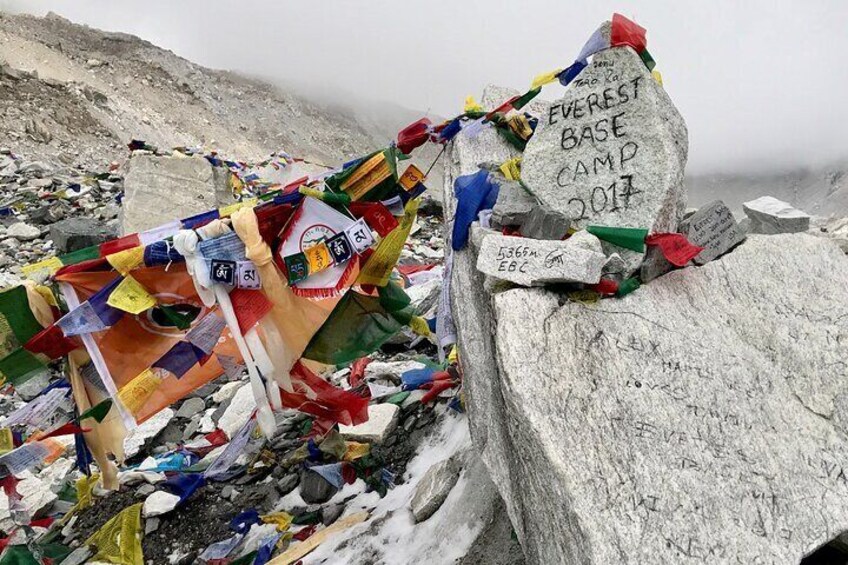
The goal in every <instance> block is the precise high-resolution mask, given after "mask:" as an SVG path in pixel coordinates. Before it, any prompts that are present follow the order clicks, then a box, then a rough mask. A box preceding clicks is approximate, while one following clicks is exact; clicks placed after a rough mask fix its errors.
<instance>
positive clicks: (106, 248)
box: [100, 233, 141, 257]
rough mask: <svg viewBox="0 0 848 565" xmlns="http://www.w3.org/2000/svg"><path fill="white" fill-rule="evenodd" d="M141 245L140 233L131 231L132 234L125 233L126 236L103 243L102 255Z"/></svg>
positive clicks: (101, 246)
mask: <svg viewBox="0 0 848 565" xmlns="http://www.w3.org/2000/svg"><path fill="white" fill-rule="evenodd" d="M139 245H141V240H140V239H139V238H138V234H137V233H131V234H130V235H125V236H124V237H120V238H118V239H113V240H111V241H107V242H105V243H101V244H100V256H101V257H106V256H107V255H112V254H113V253H117V252H118V251H124V250H125V249H131V248H133V247H138V246H139Z"/></svg>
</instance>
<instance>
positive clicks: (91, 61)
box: [85, 59, 103, 68]
mask: <svg viewBox="0 0 848 565" xmlns="http://www.w3.org/2000/svg"><path fill="white" fill-rule="evenodd" d="M85 64H86V66H87V67H89V68H94V67H99V66H100V65H102V64H103V61H101V60H100V59H88V60H87V61H86V62H85Z"/></svg>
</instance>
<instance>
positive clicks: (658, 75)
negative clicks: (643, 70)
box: [651, 70, 663, 86]
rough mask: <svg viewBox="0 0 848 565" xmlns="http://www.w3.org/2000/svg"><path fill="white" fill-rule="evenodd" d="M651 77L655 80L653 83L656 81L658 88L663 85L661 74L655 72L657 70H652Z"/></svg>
mask: <svg viewBox="0 0 848 565" xmlns="http://www.w3.org/2000/svg"><path fill="white" fill-rule="evenodd" d="M651 76H652V77H654V80H655V81H657V82H658V83H659V85H660V86H662V85H663V81H662V73H660V72H659V71H657V70H653V71H651Z"/></svg>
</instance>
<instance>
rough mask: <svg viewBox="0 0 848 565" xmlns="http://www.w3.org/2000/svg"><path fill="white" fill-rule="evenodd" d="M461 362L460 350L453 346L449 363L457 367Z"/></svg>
mask: <svg viewBox="0 0 848 565" xmlns="http://www.w3.org/2000/svg"><path fill="white" fill-rule="evenodd" d="M458 362H459V348H458V347H457V346H455V345H454V346H453V347H452V348H451V352H450V353H449V354H448V363H450V364H451V365H456V364H457V363H458Z"/></svg>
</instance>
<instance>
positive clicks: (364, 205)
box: [348, 202, 398, 237]
mask: <svg viewBox="0 0 848 565" xmlns="http://www.w3.org/2000/svg"><path fill="white" fill-rule="evenodd" d="M348 208H349V209H350V213H351V214H353V217H354V218H356V219H359V218H364V219H365V221H366V222H367V223H368V226H369V227H371V228H373V229H374V231H376V232H377V233H378V234H380V237H386V236H387V235H389V234H390V233H391V232H392V230H394V229H395V228H396V227H398V221H397V219H396V218H395V217H394V216H392V213H391V212H389V209H388V208H386V207H385V206H384V205H383V204H382V203H380V202H351V203H350V206H348Z"/></svg>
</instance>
